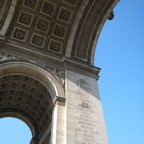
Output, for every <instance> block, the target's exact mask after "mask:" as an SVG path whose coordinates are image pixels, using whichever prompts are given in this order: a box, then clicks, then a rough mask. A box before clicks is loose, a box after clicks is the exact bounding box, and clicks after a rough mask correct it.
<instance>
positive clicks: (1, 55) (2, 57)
mask: <svg viewBox="0 0 144 144" xmlns="http://www.w3.org/2000/svg"><path fill="white" fill-rule="evenodd" d="M9 60H24V61H28V62H31V63H34V64H37V65H40V66H42V67H44V68H45V69H47V70H48V71H49V72H51V73H52V74H54V75H55V76H56V77H57V78H58V79H59V81H60V83H61V84H62V86H63V87H64V83H65V73H64V71H62V70H60V69H57V68H54V67H51V66H49V65H47V64H42V63H40V62H38V61H34V60H27V59H26V58H22V57H18V56H15V55H13V54H10V53H7V52H0V62H4V61H9Z"/></svg>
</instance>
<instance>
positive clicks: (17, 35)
mask: <svg viewBox="0 0 144 144" xmlns="http://www.w3.org/2000/svg"><path fill="white" fill-rule="evenodd" d="M27 36H28V31H27V30H25V29H22V28H18V27H14V30H13V32H12V35H11V37H12V38H13V39H16V40H19V41H22V42H25V41H26V39H27Z"/></svg>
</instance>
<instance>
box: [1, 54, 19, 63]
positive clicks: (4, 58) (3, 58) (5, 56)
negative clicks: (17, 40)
mask: <svg viewBox="0 0 144 144" xmlns="http://www.w3.org/2000/svg"><path fill="white" fill-rule="evenodd" d="M16 59H20V58H18V57H16V56H13V55H11V54H9V53H6V52H0V62H2V61H7V60H16Z"/></svg>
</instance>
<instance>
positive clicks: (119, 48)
mask: <svg viewBox="0 0 144 144" xmlns="http://www.w3.org/2000/svg"><path fill="white" fill-rule="evenodd" d="M114 13H115V17H114V19H113V20H112V21H106V23H105V25H104V27H103V29H102V32H101V35H100V38H99V41H98V44H97V48H96V56H95V65H96V66H98V67H101V68H102V70H101V72H100V79H99V81H98V84H99V89H100V95H101V100H102V105H103V111H104V116H105V121H106V127H107V134H108V139H109V144H144V1H143V0H132V1H130V0H121V1H120V2H119V3H118V5H117V6H116V8H115V9H114ZM21 129H22V131H20V130H21ZM5 134H6V137H5V136H4V135H5ZM10 136H11V137H10ZM14 136H15V137H16V139H14V140H18V141H17V142H16V141H13V139H12V138H14ZM0 139H1V140H0V144H10V143H11V144H28V143H29V140H30V139H31V134H30V130H29V128H28V127H26V125H25V123H22V122H21V121H20V120H15V119H4V118H3V119H0ZM21 140H22V141H21Z"/></svg>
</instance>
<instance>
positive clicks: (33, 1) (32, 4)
mask: <svg viewBox="0 0 144 144" xmlns="http://www.w3.org/2000/svg"><path fill="white" fill-rule="evenodd" d="M38 2H39V0H24V1H23V7H27V8H29V9H31V10H36V8H37V5H38Z"/></svg>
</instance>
